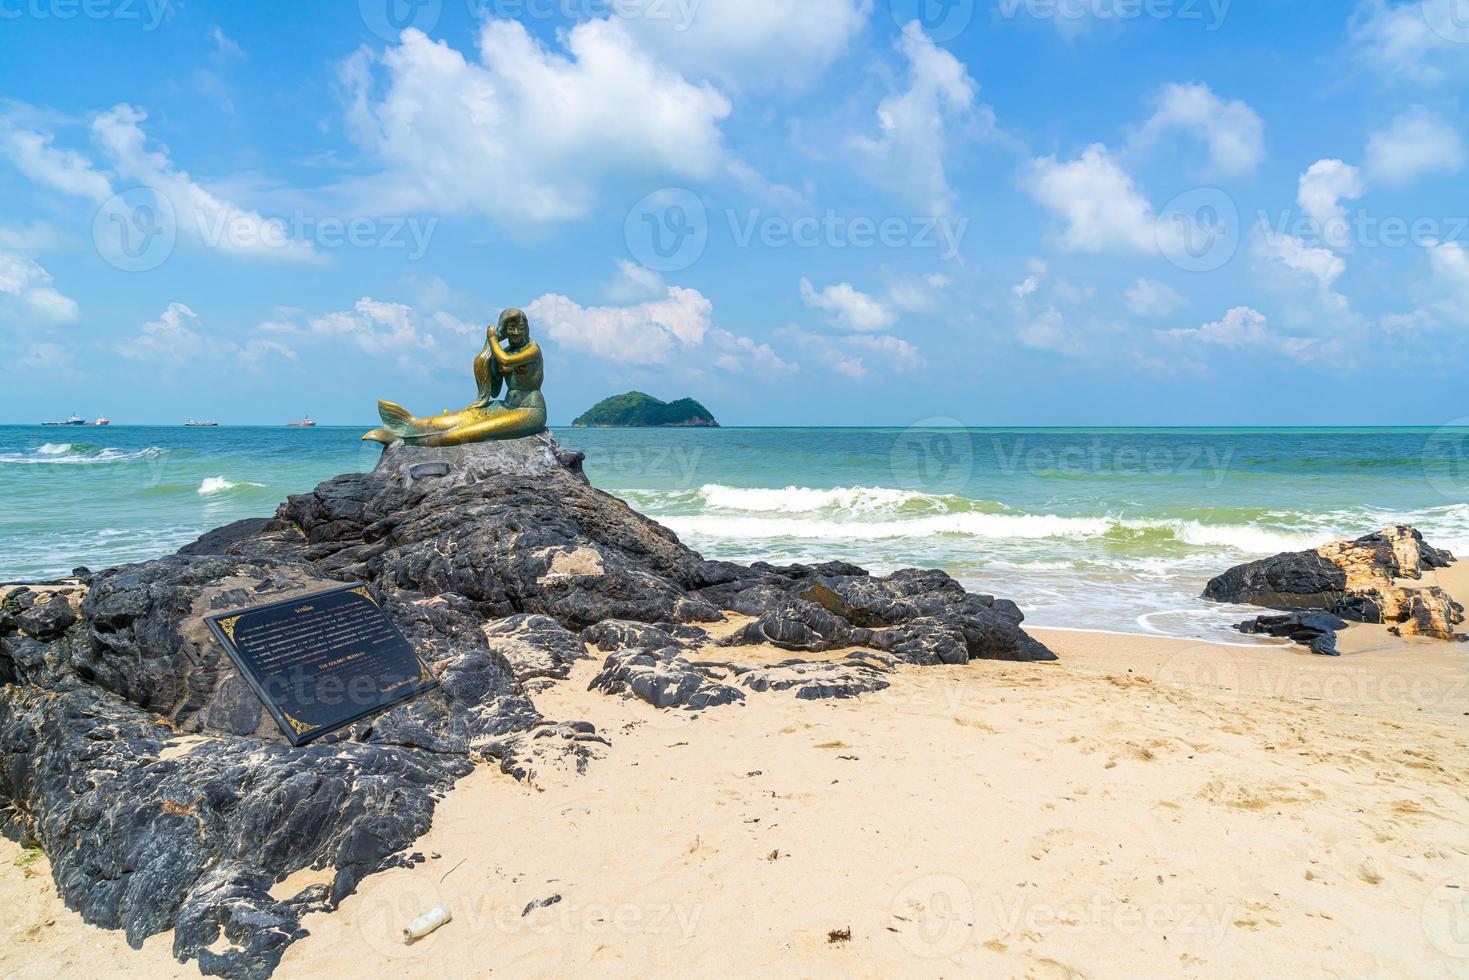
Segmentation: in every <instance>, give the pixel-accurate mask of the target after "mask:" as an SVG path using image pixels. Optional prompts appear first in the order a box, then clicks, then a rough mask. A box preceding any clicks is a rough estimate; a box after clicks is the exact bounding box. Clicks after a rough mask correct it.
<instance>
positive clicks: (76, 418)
mask: <svg viewBox="0 0 1469 980" xmlns="http://www.w3.org/2000/svg"><path fill="white" fill-rule="evenodd" d="M41 424H42V425H111V424H112V423H111V422H110V421H108V420H107V419H98V420H97V421H95V422H88V421H87V420H86V419H84V418H82V417H81V416H80V415H73V416H72V417H71V418H69V419H67V420H66V421H65V422H42V423H41Z"/></svg>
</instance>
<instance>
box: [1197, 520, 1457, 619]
mask: <svg viewBox="0 0 1469 980" xmlns="http://www.w3.org/2000/svg"><path fill="white" fill-rule="evenodd" d="M1453 561H1454V556H1453V555H1451V554H1450V553H1449V552H1447V551H1443V550H1440V549H1438V548H1434V547H1432V546H1430V545H1429V544H1428V543H1427V542H1425V541H1424V540H1423V535H1421V534H1420V533H1419V532H1418V531H1417V530H1415V529H1414V528H1411V527H1407V526H1404V525H1398V526H1396V527H1389V528H1384V529H1382V530H1381V531H1377V532H1375V533H1373V534H1368V535H1364V536H1363V537H1360V538H1357V539H1355V540H1353V541H1334V542H1332V543H1330V544H1326V545H1323V546H1321V547H1320V548H1316V549H1313V550H1311V551H1302V552H1291V553H1286V554H1281V555H1275V556H1274V557H1272V558H1263V559H1261V560H1259V561H1254V562H1249V563H1248V564H1245V565H1239V566H1236V567H1235V568H1231V569H1230V570H1229V571H1227V572H1225V573H1224V574H1223V575H1220V576H1219V577H1217V578H1215V579H1213V580H1212V581H1210V582H1209V584H1208V586H1206V587H1205V589H1204V598H1205V599H1212V600H1214V601H1216V602H1236V603H1244V604H1248V605H1255V606H1266V607H1268V608H1273V609H1319V610H1325V611H1328V612H1331V613H1334V614H1336V615H1338V616H1341V617H1343V618H1345V619H1349V620H1353V621H1355V622H1361V623H1386V624H1390V625H1394V626H1395V627H1396V629H1397V630H1399V631H1400V632H1401V633H1404V634H1410V635H1418V636H1429V637H1436V638H1438V639H1457V638H1458V637H1457V635H1456V633H1455V627H1456V626H1458V625H1459V624H1461V623H1463V622H1464V607H1463V606H1462V605H1461V604H1460V603H1458V602H1456V601H1455V600H1454V599H1453V598H1452V597H1451V596H1449V595H1448V594H1447V593H1446V592H1444V591H1443V590H1442V589H1440V588H1438V587H1437V586H1432V587H1428V588H1414V587H1409V586H1402V585H1399V584H1397V582H1398V580H1399V579H1419V578H1421V577H1422V575H1423V572H1424V571H1425V570H1431V569H1435V568H1446V567H1448V566H1449V565H1450V564H1451V563H1453Z"/></svg>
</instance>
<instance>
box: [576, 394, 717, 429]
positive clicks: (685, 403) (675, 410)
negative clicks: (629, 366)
mask: <svg viewBox="0 0 1469 980" xmlns="http://www.w3.org/2000/svg"><path fill="white" fill-rule="evenodd" d="M571 424H572V425H575V426H650V425H699V426H717V425H719V423H718V422H716V421H714V416H713V414H711V413H710V411H709V409H707V408H705V407H704V406H703V405H700V404H699V403H698V402H696V401H694V400H693V399H692V398H680V399H679V400H678V401H676V402H665V401H662V400H660V399H657V398H654V397H653V396H652V395H647V394H644V393H643V392H641V391H629V392H628V393H627V394H625V395H613V396H612V397H611V398H604V399H602V400H601V401H599V402H597V404H595V405H593V406H592V407H591V408H589V409H587V410H586V411H585V412H583V413H582V414H581V415H580V416H578V417H577V419H576V421H574V422H572V423H571Z"/></svg>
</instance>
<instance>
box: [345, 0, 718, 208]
mask: <svg viewBox="0 0 1469 980" xmlns="http://www.w3.org/2000/svg"><path fill="white" fill-rule="evenodd" d="M564 40H565V46H566V50H567V52H568V54H566V55H563V54H560V53H557V52H555V51H551V50H547V49H546V48H545V47H543V46H542V45H541V44H540V42H539V41H537V40H536V39H535V38H533V37H532V36H531V35H530V34H529V33H528V32H527V31H526V29H525V28H524V27H523V26H521V25H520V24H519V23H517V22H514V21H504V20H494V19H491V20H487V21H485V22H484V24H483V25H482V26H481V29H480V34H479V49H480V60H479V62H478V63H476V62H472V61H468V60H466V59H465V58H464V56H463V55H461V54H460V53H459V52H458V51H456V50H454V49H453V48H450V47H449V46H448V45H447V44H445V43H442V42H435V41H431V40H430V39H429V38H427V37H425V36H424V35H423V34H422V33H420V32H419V31H416V30H411V29H410V30H407V31H404V32H403V35H402V43H401V44H400V45H398V46H395V47H390V48H388V50H387V51H386V52H384V54H383V55H382V59H381V64H382V67H383V69H384V71H385V72H386V75H387V83H386V84H387V87H386V92H385V93H384V94H383V95H382V97H381V99H375V98H374V94H373V85H374V78H373V75H374V72H373V63H372V61H371V59H370V57H369V56H368V55H367V54H366V53H360V54H359V55H358V56H357V57H355V58H354V59H352V60H351V61H350V62H349V63H348V64H347V65H346V66H345V67H344V69H343V80H344V82H345V83H346V86H347V89H348V92H349V95H350V99H351V106H350V109H349V116H350V119H351V121H352V124H353V127H352V129H353V135H354V138H355V139H356V140H357V142H358V143H360V144H361V145H362V146H364V147H365V148H367V149H368V150H369V151H371V152H373V153H375V154H377V155H378V156H379V157H380V158H381V160H382V161H383V163H384V164H385V166H386V171H385V172H384V173H382V174H380V175H378V176H377V177H374V178H368V179H365V180H362V181H359V182H357V183H356V184H353V185H350V186H349V187H348V188H347V189H348V190H349V191H351V192H352V193H354V194H356V195H357V196H359V197H361V198H362V199H364V200H371V201H372V202H373V205H374V207H376V208H377V209H378V210H379V211H383V210H387V211H392V210H415V209H422V208H429V209H435V210H439V211H444V212H463V211H472V212H479V213H482V214H486V215H489V216H491V217H493V218H495V219H497V220H500V221H504V222H515V221H530V222H548V221H559V220H566V219H570V218H575V217H578V216H580V215H582V214H585V213H586V212H587V211H588V210H589V209H590V208H591V206H592V204H593V202H594V199H595V191H596V188H597V187H598V185H599V184H600V183H601V182H602V181H603V180H604V179H605V178H607V177H608V176H610V175H613V174H619V173H624V174H636V175H638V176H639V177H642V178H649V177H653V176H656V175H658V174H671V175H675V176H678V177H686V178H707V177H710V176H713V175H714V174H716V173H717V172H720V171H721V170H722V169H723V168H725V167H726V166H727V164H728V161H727V158H726V154H725V150H724V147H723V145H722V137H721V134H720V131H719V127H718V124H719V122H720V120H722V119H724V117H725V116H727V115H728V114H729V111H730V104H729V102H728V101H726V100H725V98H724V96H722V95H720V94H719V93H718V92H717V91H715V90H714V89H713V88H712V87H710V86H708V85H707V84H706V85H694V84H691V83H690V82H688V81H686V80H685V79H684V78H683V77H681V76H680V75H678V74H677V73H675V72H674V71H672V70H671V69H669V68H667V67H665V66H664V65H662V64H661V63H659V62H658V61H656V60H654V59H653V58H651V57H650V56H649V55H648V54H647V53H646V52H644V51H643V50H642V49H641V48H640V47H639V46H638V44H637V42H636V40H635V39H634V38H633V36H632V35H631V34H630V33H629V32H628V29H627V28H626V26H625V25H624V24H623V23H622V22H621V21H618V20H594V21H587V22H583V23H580V24H577V25H576V26H575V27H573V28H571V29H570V30H569V31H568V32H566V33H565V35H564Z"/></svg>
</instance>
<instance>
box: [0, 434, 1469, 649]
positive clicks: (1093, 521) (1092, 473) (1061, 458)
mask: <svg viewBox="0 0 1469 980" xmlns="http://www.w3.org/2000/svg"><path fill="white" fill-rule="evenodd" d="M360 432H361V430H360V429H357V428H351V429H347V428H340V429H339V428H328V427H318V428H315V429H286V428H264V427H240V428H231V427H219V428H207V429H204V428H195V429H189V428H182V427H158V428H153V427H128V426H114V427H108V428H84V429H67V428H41V427H32V426H16V427H0V581H13V580H18V579H34V578H44V577H51V576H55V575H59V574H65V573H67V572H69V571H70V570H71V569H72V568H73V567H75V566H77V565H86V566H88V567H90V568H92V569H94V570H97V569H100V568H103V567H106V566H108V565H112V564H117V563H120V562H128V561H138V560H141V559H145V558H151V557H156V556H159V555H163V554H167V553H169V552H171V551H173V550H175V549H176V548H178V547H179V546H180V545H182V544H185V543H187V542H188V541H191V540H193V539H194V538H195V537H197V536H198V535H199V534H201V533H203V532H204V531H207V530H209V529H211V528H214V527H218V526H219V525H221V524H225V523H228V522H229V521H233V520H237V519H239V518H242V517H252V516H266V515H269V514H271V513H272V512H273V511H274V509H275V506H276V504H277V503H278V502H279V501H280V500H281V499H282V498H284V496H285V495H287V494H290V493H301V492H305V491H308V490H310V489H311V488H312V487H314V486H315V485H316V484H317V483H319V482H320V481H322V480H325V479H327V478H329V477H332V476H335V475H336V474H338V473H345V472H352V471H360V470H367V469H370V468H371V467H372V465H373V464H374V462H375V461H376V459H377V456H378V453H379V450H378V448H377V447H376V446H373V445H369V444H363V443H361V442H360V441H358V436H359V435H360ZM556 434H557V437H558V438H559V439H560V440H561V442H562V443H563V445H565V446H567V447H569V448H573V449H578V450H581V451H582V452H585V453H586V454H587V461H586V472H587V475H588V477H589V478H590V479H591V481H592V483H593V484H595V485H596V486H598V487H600V488H602V489H604V490H607V491H608V492H610V493H613V494H616V495H617V496H619V497H622V498H623V499H624V500H626V501H627V502H628V503H629V504H631V505H632V506H633V507H634V508H636V509H637V510H639V511H641V512H643V513H645V514H647V515H649V516H650V517H652V518H654V519H656V520H658V521H659V522H661V523H663V524H665V525H667V526H668V527H670V528H672V529H673V530H674V531H675V532H677V533H678V535H679V536H680V538H682V539H683V540H684V542H685V543H687V544H688V545H690V546H691V547H693V548H695V549H697V550H699V551H700V552H702V553H703V554H705V555H706V556H708V557H713V558H727V559H732V560H735V561H742V562H748V561H755V560H765V561H772V562H792V561H803V562H812V561H825V560H831V559H842V560H846V561H851V562H854V563H856V564H859V565H862V566H864V567H867V568H869V569H871V570H873V571H876V572H886V571H891V570H893V569H897V568H902V567H905V566H915V565H916V566H923V567H934V568H942V569H945V570H946V571H948V572H950V573H951V574H953V575H954V576H955V577H957V578H958V579H959V580H960V581H962V582H963V583H964V584H965V585H966V586H968V587H969V588H971V589H972V590H976V591H983V592H987V593H993V594H996V595H1001V596H1006V597H1009V598H1013V599H1014V600H1015V601H1017V602H1018V603H1019V604H1020V606H1021V608H1022V609H1024V610H1025V611H1026V614H1027V618H1028V621H1029V622H1031V623H1033V624H1036V625H1046V626H1063V627H1072V628H1085V629H1104V630H1120V631H1131V632H1151V633H1164V634H1168V635H1175V636H1187V637H1199V638H1211V639H1220V638H1228V637H1229V636H1231V634H1230V632H1229V629H1228V627H1229V624H1230V623H1233V622H1236V621H1238V620H1239V619H1241V618H1242V617H1243V615H1244V613H1245V612H1247V610H1241V609H1237V608H1228V607H1218V606H1214V605H1212V604H1210V603H1206V602H1204V601H1203V600H1202V599H1200V598H1199V594H1200V592H1201V591H1202V589H1203V587H1204V583H1205V582H1207V581H1208V579H1209V578H1210V577H1212V576H1214V575H1216V574H1218V573H1220V572H1222V571H1224V570H1225V569H1226V568H1228V567H1230V566H1231V565H1234V564H1238V563H1239V562H1242V561H1247V560H1250V559H1253V558H1259V557H1262V556H1265V555H1270V554H1275V553H1277V552H1281V551H1288V550H1296V549H1301V548H1307V547H1311V546H1314V545H1318V544H1321V543H1323V542H1325V541H1328V540H1331V539H1334V538H1341V537H1348V536H1357V535H1360V534H1364V533H1367V532H1369V531H1372V530H1375V529H1377V528H1378V527H1381V526H1383V525H1385V524H1388V523H1393V522H1404V523H1411V524H1413V525H1415V526H1417V527H1418V528H1420V529H1421V530H1422V531H1423V533H1424V534H1425V535H1426V536H1427V537H1428V539H1429V540H1430V541H1431V542H1432V543H1433V544H1435V545H1438V546H1440V547H1447V548H1449V549H1450V550H1457V551H1459V552H1461V553H1464V554H1465V555H1469V429H1456V428H1449V429H1427V428H1425V429H1106V430H1102V429H1075V430H1061V429H967V430H966V429H942V428H934V429H927V428H916V429H914V428H910V429H856V428H851V429H799V428H791V429H739V428H725V429H558V430H556ZM1233 636H1234V638H1235V639H1239V637H1238V634H1233Z"/></svg>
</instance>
